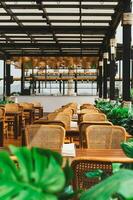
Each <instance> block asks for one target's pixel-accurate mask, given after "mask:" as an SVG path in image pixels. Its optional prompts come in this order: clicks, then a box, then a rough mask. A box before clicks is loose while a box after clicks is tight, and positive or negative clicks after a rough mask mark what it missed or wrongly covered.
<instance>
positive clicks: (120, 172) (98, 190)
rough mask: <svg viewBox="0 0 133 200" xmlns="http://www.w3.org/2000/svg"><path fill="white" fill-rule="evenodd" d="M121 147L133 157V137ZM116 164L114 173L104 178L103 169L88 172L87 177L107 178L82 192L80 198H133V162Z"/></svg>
mask: <svg viewBox="0 0 133 200" xmlns="http://www.w3.org/2000/svg"><path fill="white" fill-rule="evenodd" d="M121 147H122V149H123V151H124V152H125V154H126V155H127V156H128V157H130V158H133V139H130V140H129V141H128V142H123V143H122V144H121ZM114 166H115V170H114V171H115V172H114V175H112V176H110V177H108V178H107V176H104V177H103V178H102V176H103V173H102V171H101V170H96V171H93V172H89V173H87V177H91V178H93V177H94V178H95V177H99V178H100V179H101V180H103V179H105V180H103V181H102V182H100V183H99V184H97V185H95V186H93V187H92V188H91V189H89V190H87V191H86V192H84V193H82V194H81V198H80V200H91V199H93V200H111V199H114V200H133V164H132V163H129V164H124V165H121V164H117V165H116V164H115V165H114ZM121 168H126V169H121ZM129 169H131V170H129Z"/></svg>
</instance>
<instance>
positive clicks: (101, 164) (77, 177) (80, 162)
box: [71, 158, 112, 190]
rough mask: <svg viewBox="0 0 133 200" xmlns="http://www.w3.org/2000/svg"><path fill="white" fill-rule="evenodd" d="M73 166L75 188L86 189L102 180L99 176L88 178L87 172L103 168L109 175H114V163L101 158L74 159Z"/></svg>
mask: <svg viewBox="0 0 133 200" xmlns="http://www.w3.org/2000/svg"><path fill="white" fill-rule="evenodd" d="M71 167H72V169H73V172H74V178H73V187H74V189H75V190H77V189H83V190H86V189H88V188H90V187H92V186H93V185H95V184H97V183H99V182H100V180H99V178H87V177H86V176H85V173H86V172H90V171H95V170H96V169H101V170H103V171H104V172H105V173H106V174H107V175H112V163H111V162H107V161H104V160H103V161H101V160H99V161H98V160H94V159H92V158H91V159H87V158H77V159H75V160H73V161H72V163H71Z"/></svg>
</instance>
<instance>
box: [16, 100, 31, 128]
mask: <svg viewBox="0 0 133 200" xmlns="http://www.w3.org/2000/svg"><path fill="white" fill-rule="evenodd" d="M19 105H20V106H22V107H23V113H24V118H25V123H26V125H28V124H32V123H33V121H34V105H33V104H32V103H27V102H23V103H19Z"/></svg>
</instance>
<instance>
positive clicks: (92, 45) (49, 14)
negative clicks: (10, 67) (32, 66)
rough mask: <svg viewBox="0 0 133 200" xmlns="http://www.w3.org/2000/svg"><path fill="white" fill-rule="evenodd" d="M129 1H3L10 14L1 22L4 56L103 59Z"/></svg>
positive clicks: (3, 5)
mask: <svg viewBox="0 0 133 200" xmlns="http://www.w3.org/2000/svg"><path fill="white" fill-rule="evenodd" d="M125 1H126V0H99V1H98V0H91V1H88V0H84V1H83V0H80V1H79V0H74V1H71V0H60V1H52V0H47V1H44V0H36V1H35V0H32V1H28V3H27V1H26V0H17V1H13V0H10V4H9V3H7V2H9V1H7V0H1V1H0V8H2V9H4V11H6V12H2V13H1V18H0V39H1V40H0V48H1V51H0V54H1V56H3V54H6V55H8V56H17V55H18V56H19V55H29V56H30V55H35V56H36V55H37V56H38V55H40V56H59V55H61V56H69V55H72V56H81V55H83V56H97V57H99V56H100V55H102V53H103V51H104V48H105V46H107V44H108V41H109V39H110V38H111V36H112V35H114V32H115V30H116V28H117V26H118V24H119V22H120V20H121V16H122V13H123V5H124V3H125ZM14 2H15V3H14ZM22 2H23V3H22ZM24 2H25V3H24ZM29 2H32V3H31V4H30V3H29ZM14 9H16V10H14ZM32 9H35V10H36V12H32ZM60 9H61V11H59V10H60ZM70 9H71V10H72V11H71V12H70V11H69V10H70ZM95 10H96V12H94V11H95ZM107 11H108V12H107ZM7 17H8V18H7ZM5 23H9V24H7V25H5ZM12 23H15V25H13V24H12ZM28 23H30V25H29V24H28ZM39 23H41V25H39ZM67 23H68V24H67ZM69 23H70V25H69ZM75 23H77V25H76V24H75ZM2 24H3V25H2ZM26 24H27V25H26ZM32 24H33V25H32ZM12 34H13V35H12ZM21 34H24V35H23V36H21ZM59 34H61V35H59ZM71 34H73V35H71ZM91 50H93V52H92V51H91Z"/></svg>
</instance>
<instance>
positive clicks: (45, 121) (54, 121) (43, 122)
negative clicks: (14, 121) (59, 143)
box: [34, 119, 65, 128]
mask: <svg viewBox="0 0 133 200" xmlns="http://www.w3.org/2000/svg"><path fill="white" fill-rule="evenodd" d="M34 124H44V125H59V126H62V127H63V128H65V124H64V123H63V122H61V121H56V120H53V121H52V120H44V119H39V120H36V121H34Z"/></svg>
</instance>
